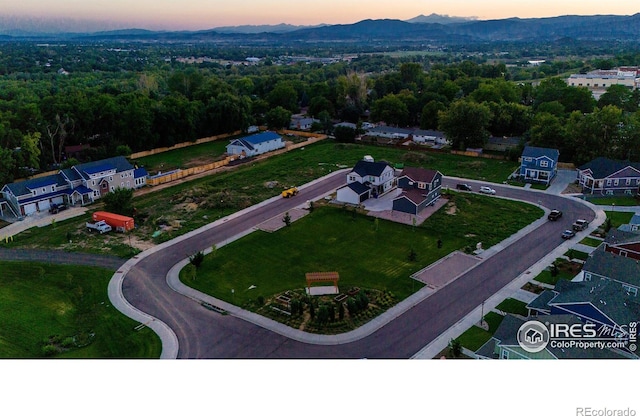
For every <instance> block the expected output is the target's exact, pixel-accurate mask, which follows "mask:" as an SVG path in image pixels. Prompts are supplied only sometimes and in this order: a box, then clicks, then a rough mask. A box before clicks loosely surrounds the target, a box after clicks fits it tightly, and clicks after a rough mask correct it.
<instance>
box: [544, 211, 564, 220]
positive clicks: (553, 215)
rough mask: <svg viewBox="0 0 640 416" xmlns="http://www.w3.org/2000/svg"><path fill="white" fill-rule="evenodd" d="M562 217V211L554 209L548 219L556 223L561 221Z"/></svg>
mask: <svg viewBox="0 0 640 416" xmlns="http://www.w3.org/2000/svg"><path fill="white" fill-rule="evenodd" d="M560 217H562V211H559V210H557V209H552V210H551V212H550V213H549V215H547V219H548V220H549V221H555V220H558V219H560Z"/></svg>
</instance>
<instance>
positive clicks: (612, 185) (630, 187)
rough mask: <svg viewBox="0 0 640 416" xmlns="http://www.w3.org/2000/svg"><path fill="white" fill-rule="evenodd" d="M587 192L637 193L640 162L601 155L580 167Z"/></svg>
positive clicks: (579, 175) (639, 183) (580, 177)
mask: <svg viewBox="0 0 640 416" xmlns="http://www.w3.org/2000/svg"><path fill="white" fill-rule="evenodd" d="M578 183H579V184H580V186H581V187H582V192H583V193H585V194H600V195H615V194H622V195H635V194H637V193H638V189H639V187H640V163H638V162H629V161H623V160H613V159H607V158H606V157H599V158H596V159H593V160H592V161H590V162H588V163H585V164H584V165H582V166H580V167H579V168H578Z"/></svg>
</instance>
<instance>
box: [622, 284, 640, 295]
mask: <svg viewBox="0 0 640 416" xmlns="http://www.w3.org/2000/svg"><path fill="white" fill-rule="evenodd" d="M622 288H623V289H624V290H626V291H627V293H628V294H630V295H633V296H638V288H637V287H633V286H627V285H622Z"/></svg>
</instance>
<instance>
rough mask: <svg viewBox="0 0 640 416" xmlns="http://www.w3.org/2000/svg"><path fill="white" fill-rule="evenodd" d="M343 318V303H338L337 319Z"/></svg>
mask: <svg viewBox="0 0 640 416" xmlns="http://www.w3.org/2000/svg"><path fill="white" fill-rule="evenodd" d="M343 319H344V305H343V304H342V303H339V304H338V320H340V321H342V320H343Z"/></svg>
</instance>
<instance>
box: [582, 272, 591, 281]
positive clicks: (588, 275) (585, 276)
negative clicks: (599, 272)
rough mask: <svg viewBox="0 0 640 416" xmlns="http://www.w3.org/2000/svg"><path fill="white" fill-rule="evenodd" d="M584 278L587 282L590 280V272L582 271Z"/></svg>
mask: <svg viewBox="0 0 640 416" xmlns="http://www.w3.org/2000/svg"><path fill="white" fill-rule="evenodd" d="M584 280H586V281H587V282H590V281H591V273H587V272H585V273H584Z"/></svg>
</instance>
